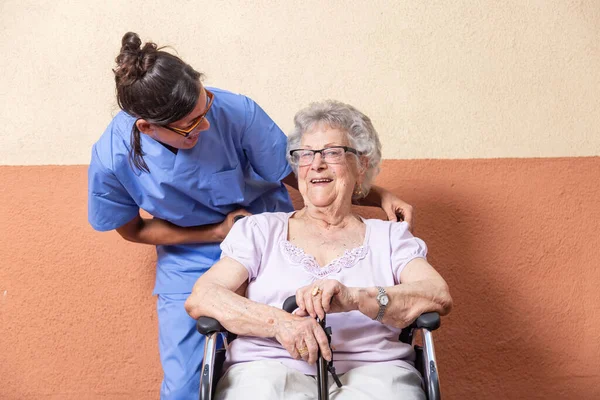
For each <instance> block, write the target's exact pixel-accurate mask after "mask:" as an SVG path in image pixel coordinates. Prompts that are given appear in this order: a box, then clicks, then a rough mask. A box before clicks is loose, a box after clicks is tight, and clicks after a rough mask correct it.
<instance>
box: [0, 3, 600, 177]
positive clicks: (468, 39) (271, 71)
mask: <svg viewBox="0 0 600 400" xmlns="http://www.w3.org/2000/svg"><path fill="white" fill-rule="evenodd" d="M0 21H1V23H0V53H1V54H2V55H3V56H2V57H1V58H0V69H1V71H2V73H1V74H0V104H2V106H1V107H0V121H1V123H0V141H1V143H2V146H0V165H38V164H86V163H87V162H88V161H89V151H90V146H91V144H92V143H93V142H94V141H95V140H96V139H97V137H98V136H99V135H100V134H101V132H102V131H103V130H104V128H105V126H106V125H107V123H108V122H109V120H110V118H111V116H112V115H114V113H115V112H116V110H117V106H116V103H115V100H114V83H113V79H112V73H111V67H112V66H113V60H114V57H115V56H116V54H117V52H118V50H119V46H120V39H121V36H122V34H123V33H125V32H126V31H128V30H132V31H136V32H138V33H139V34H140V35H141V36H142V39H143V40H146V39H150V40H154V41H156V42H158V43H159V44H170V45H173V46H174V47H175V48H176V49H177V51H178V52H179V54H180V55H181V57H182V58H184V59H185V60H186V61H188V62H189V63H191V64H192V65H194V66H195V67H196V68H197V69H198V70H200V71H203V72H205V73H206V74H207V80H206V82H207V84H209V85H215V86H220V87H222V88H226V89H230V90H232V91H237V92H241V93H244V94H248V95H249V96H251V97H253V98H254V99H255V100H257V101H258V102H259V103H260V104H261V105H262V106H263V107H264V108H265V109H266V110H267V111H268V112H269V113H270V114H271V116H272V117H273V118H274V119H275V121H276V122H278V123H279V124H280V125H281V127H282V128H283V129H284V130H288V129H289V128H290V127H291V121H292V116H293V114H294V112H295V111H296V110H297V109H299V108H300V107H301V106H303V105H305V104H307V102H309V101H312V100H319V99H323V98H337V99H340V100H343V101H347V102H351V103H352V104H354V105H356V106H358V107H359V108H360V109H362V110H363V111H365V112H366V113H367V114H368V115H370V116H371V117H372V118H373V120H374V122H375V125H376V127H377V128H378V129H379V131H380V134H381V136H382V140H383V145H384V157H385V158H489V157H551V156H589V155H600V135H599V134H598V130H599V128H598V127H599V126H600V112H599V110H600V91H599V90H598V88H600V68H599V66H600V49H599V46H598V43H599V39H600V1H598V0H587V1H577V2H572V1H562V0H554V1H544V0H539V1H528V2H524V1H521V0H516V1H503V2H497V1H495V0H486V1H445V2H444V1H426V2H414V1H326V2H324V1H270V0H269V1H266V0H262V1H254V2H247V1H177V2H172V1H155V0H154V1H153V0H148V1H126V2H124V1H116V0H110V1H99V0H92V1H65V0H58V1H41V0H40V1H16V0H3V1H1V2H0Z"/></svg>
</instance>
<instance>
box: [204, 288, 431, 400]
mask: <svg viewBox="0 0 600 400" xmlns="http://www.w3.org/2000/svg"><path fill="white" fill-rule="evenodd" d="M296 308H297V305H296V296H291V297H289V298H288V299H287V300H286V301H285V303H284V307H283V309H284V310H286V311H288V312H292V311H294V310H295V309H296ZM321 326H322V327H323V328H325V321H322V325H321ZM439 327H440V315H439V314H438V313H436V312H431V313H424V314H422V315H421V316H419V318H417V319H416V320H415V321H414V322H413V323H412V324H411V325H410V326H408V327H406V328H404V329H403V330H402V332H401V333H400V337H399V340H400V341H401V342H403V343H406V344H410V345H411V346H414V349H415V353H416V359H415V367H416V369H417V370H418V371H419V372H420V373H421V375H422V376H423V384H422V386H423V390H424V392H425V396H426V397H427V400H440V399H441V392H440V380H439V374H438V366H437V360H436V357H435V347H434V345H433V335H432V331H434V330H436V329H438V328H439ZM197 329H198V332H200V333H201V334H202V335H204V336H206V340H205V343H204V358H203V362H202V369H201V370H200V400H212V395H213V393H214V390H215V387H216V386H217V381H218V378H219V377H220V374H221V370H222V367H223V362H224V360H225V351H226V348H225V349H219V350H217V335H220V334H224V335H225V346H226V347H227V346H228V342H230V341H231V340H233V339H234V338H235V335H233V334H231V332H228V331H227V330H226V329H225V328H223V327H222V326H221V324H220V323H219V321H217V320H216V319H214V318H209V317H200V318H199V319H198V322H197ZM418 330H420V331H421V334H422V339H423V346H422V347H421V346H418V345H415V344H414V333H415V332H416V331H418ZM325 365H326V361H325V359H324V358H323V357H321V353H320V352H319V359H318V361H317V373H318V375H317V382H318V385H319V387H318V391H319V400H327V399H328V398H329V392H328V384H327V379H328V376H327V369H326V366H325Z"/></svg>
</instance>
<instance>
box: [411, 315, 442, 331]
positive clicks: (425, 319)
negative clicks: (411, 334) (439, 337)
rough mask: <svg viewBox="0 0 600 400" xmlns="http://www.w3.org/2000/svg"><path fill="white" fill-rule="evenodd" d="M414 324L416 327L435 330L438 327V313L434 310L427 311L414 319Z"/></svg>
mask: <svg viewBox="0 0 600 400" xmlns="http://www.w3.org/2000/svg"><path fill="white" fill-rule="evenodd" d="M415 325H416V327H417V328H419V329H420V328H425V329H429V330H430V331H435V330H436V329H437V328H439V327H440V314H438V313H436V312H428V313H424V314H421V316H420V317H419V318H417V320H416V321H415Z"/></svg>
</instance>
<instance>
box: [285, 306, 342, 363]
mask: <svg viewBox="0 0 600 400" xmlns="http://www.w3.org/2000/svg"><path fill="white" fill-rule="evenodd" d="M275 339H276V340H277V341H278V342H279V343H281V345H282V346H283V347H284V348H285V349H286V350H287V351H288V353H290V355H291V356H292V358H294V359H295V360H299V359H303V360H304V361H306V362H308V363H309V364H314V363H316V362H317V357H318V354H319V353H318V352H319V349H320V350H321V354H322V355H323V358H325V359H326V360H327V361H329V360H331V349H330V348H329V343H328V342H327V336H326V335H325V332H324V331H323V329H322V328H321V327H320V326H319V324H318V323H317V321H316V320H314V319H312V318H305V317H299V316H297V315H288V316H286V318H285V319H284V320H281V321H279V322H278V323H277V331H276V333H275Z"/></svg>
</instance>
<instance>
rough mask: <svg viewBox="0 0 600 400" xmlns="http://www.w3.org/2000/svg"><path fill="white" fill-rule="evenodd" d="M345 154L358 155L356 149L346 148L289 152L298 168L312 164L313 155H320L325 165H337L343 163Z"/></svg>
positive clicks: (333, 147) (334, 147)
mask: <svg viewBox="0 0 600 400" xmlns="http://www.w3.org/2000/svg"><path fill="white" fill-rule="evenodd" d="M346 152H349V153H353V154H356V155H360V152H358V151H357V150H356V149H353V148H352V147H347V146H332V147H327V148H325V149H321V150H309V149H296V150H292V151H290V156H291V158H292V160H291V161H292V162H293V163H294V164H296V165H298V166H299V167H305V166H307V165H310V164H312V162H313V160H314V159H315V154H317V153H321V157H322V158H323V161H325V162H326V163H327V164H339V163H341V162H342V161H344V155H345V154H346Z"/></svg>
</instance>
